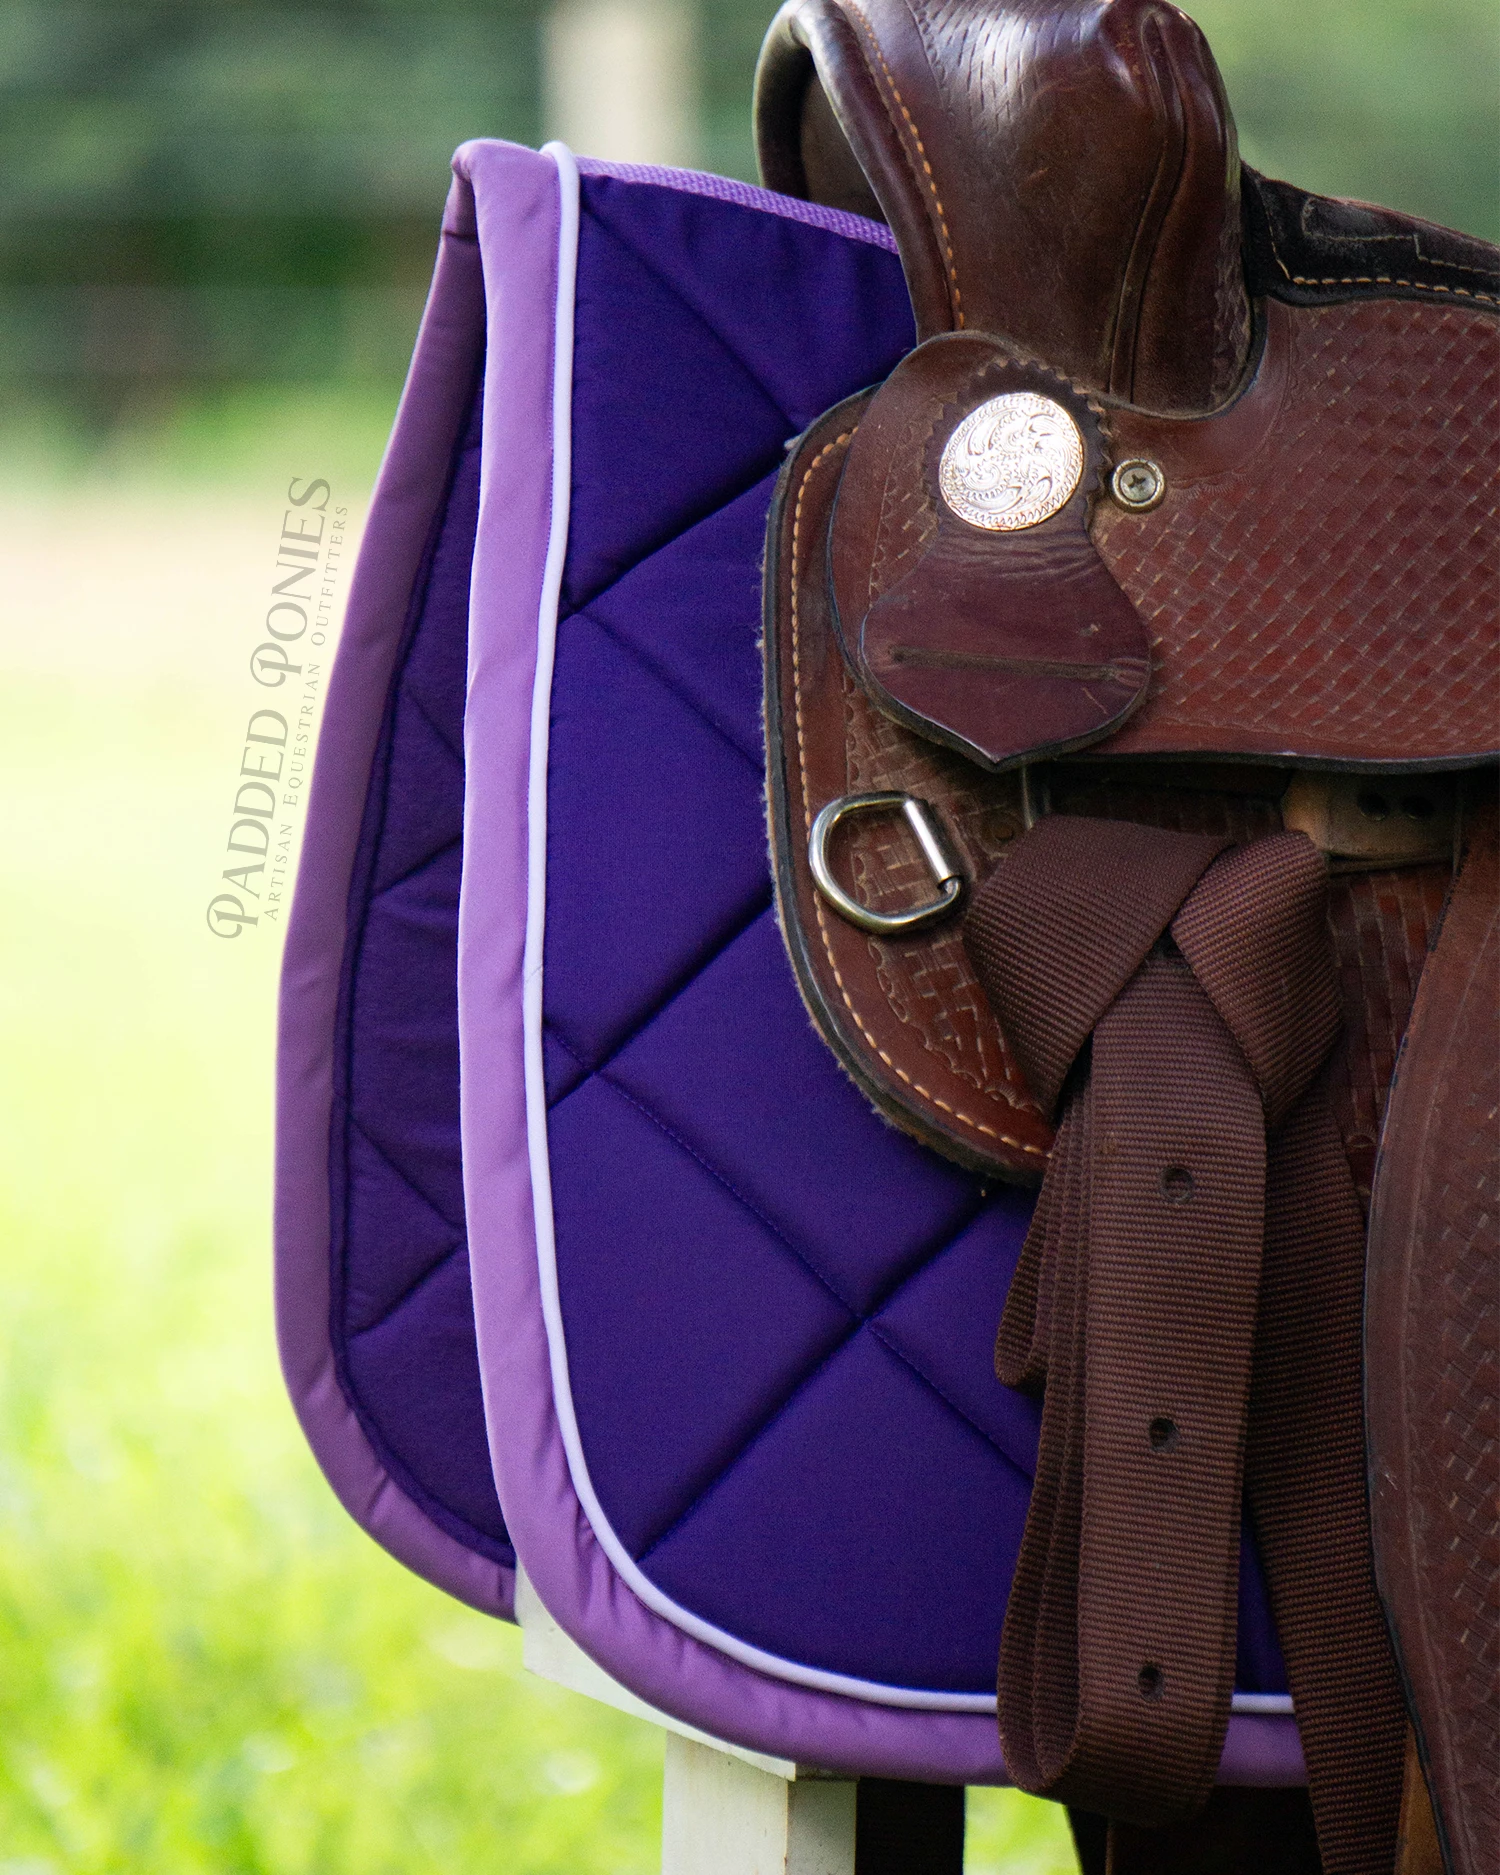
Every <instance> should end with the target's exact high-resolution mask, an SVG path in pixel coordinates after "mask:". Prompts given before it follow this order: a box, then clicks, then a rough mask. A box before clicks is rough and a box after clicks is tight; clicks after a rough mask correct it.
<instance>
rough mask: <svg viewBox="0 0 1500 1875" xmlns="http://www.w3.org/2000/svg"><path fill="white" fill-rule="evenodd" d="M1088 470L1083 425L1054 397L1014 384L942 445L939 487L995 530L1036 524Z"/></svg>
mask: <svg viewBox="0 0 1500 1875" xmlns="http://www.w3.org/2000/svg"><path fill="white" fill-rule="evenodd" d="M1082 474H1083V437H1082V435H1081V434H1080V432H1079V429H1078V425H1077V424H1076V423H1075V422H1074V421H1073V419H1072V418H1071V417H1070V416H1069V415H1068V413H1067V411H1066V410H1064V409H1063V407H1062V405H1061V404H1057V403H1054V402H1053V401H1052V399H1051V398H1050V397H1041V396H1039V395H1038V394H1037V393H1036V392H1035V391H1009V392H1007V393H1006V395H1005V396H1004V397H992V398H991V399H990V400H989V402H988V403H987V404H981V405H980V406H979V408H978V409H977V410H974V411H971V412H970V413H969V415H968V416H966V417H965V418H964V420H963V422H962V423H960V424H959V426H958V428H957V429H956V430H955V431H954V432H953V434H952V435H951V436H950V437H949V438H948V441H947V442H946V444H944V446H943V455H942V460H941V462H940V463H939V464H938V487H939V488H940V489H941V490H942V495H943V500H944V501H946V502H947V504H948V506H949V507H950V508H951V509H952V510H953V512H954V513H955V514H956V515H957V516H958V518H959V519H960V520H961V521H967V522H969V524H970V525H971V526H973V527H983V528H986V529H988V530H989V531H990V532H992V533H1007V534H1009V533H1014V532H1015V531H1016V530H1017V529H1019V528H1023V527H1035V526H1036V524H1037V523H1038V522H1039V521H1045V520H1046V519H1047V518H1048V516H1049V515H1054V514H1056V513H1057V511H1058V509H1059V508H1061V507H1063V506H1064V505H1065V503H1066V502H1067V500H1068V498H1069V497H1070V496H1071V495H1072V493H1073V490H1074V489H1075V488H1077V486H1078V480H1079V477H1080V476H1081V475H1082Z"/></svg>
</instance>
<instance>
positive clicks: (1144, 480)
mask: <svg viewBox="0 0 1500 1875" xmlns="http://www.w3.org/2000/svg"><path fill="white" fill-rule="evenodd" d="M1109 492H1110V493H1111V494H1112V495H1113V496H1114V498H1115V500H1116V501H1117V502H1119V504H1120V506H1121V507H1122V508H1128V509H1129V510H1130V512H1131V513H1132V514H1149V513H1150V511H1151V510H1152V509H1153V508H1155V507H1157V506H1158V505H1159V504H1160V502H1161V498H1162V496H1163V495H1165V494H1166V492H1167V478H1166V476H1165V475H1164V474H1163V473H1162V468H1161V464H1160V463H1159V462H1151V461H1148V460H1147V458H1146V457H1145V456H1132V457H1131V458H1130V459H1129V461H1127V462H1118V463H1116V464H1115V472H1114V474H1113V475H1112V476H1111V477H1110V478H1109Z"/></svg>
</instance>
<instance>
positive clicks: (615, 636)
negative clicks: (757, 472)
mask: <svg viewBox="0 0 1500 1875" xmlns="http://www.w3.org/2000/svg"><path fill="white" fill-rule="evenodd" d="M762 480H764V477H762ZM750 486H751V487H752V488H753V487H755V486H756V484H755V483H753V482H752V483H751V485H750ZM742 492H748V491H742ZM738 499H739V497H738V496H737V497H736V500H738ZM725 505H726V506H728V505H729V504H728V503H726V504H725ZM722 511H723V510H722V509H715V511H714V512H715V513H722ZM705 518H707V517H705ZM678 538H679V539H680V538H681V536H680V535H679V536H678ZM661 551H662V549H661V548H660V547H658V548H657V549H656V553H660V552H661ZM655 557H656V555H655V553H653V554H649V555H647V559H654V558H655ZM645 564H646V561H645V560H640V561H638V562H637V563H636V565H637V566H644V565H645ZM630 570H631V572H634V571H635V570H636V568H635V567H632V568H631V569H630ZM618 583H619V582H618V581H616V584H618ZM596 603H597V596H596V598H595V599H591V600H590V601H589V604H588V605H586V606H579V607H578V608H577V610H576V611H574V612H571V613H569V615H568V616H569V618H583V619H587V620H588V622H589V624H590V625H592V626H593V628H594V630H595V631H599V632H603V633H604V635H605V637H606V638H608V639H609V641H610V643H611V644H612V645H615V646H616V647H617V648H618V649H619V651H620V652H621V653H622V654H623V655H624V656H625V657H628V658H630V659H631V660H632V661H633V662H634V663H635V664H636V665H637V666H638V667H639V668H640V669H641V670H642V671H644V672H645V673H646V675H647V676H648V677H654V678H655V679H656V681H657V682H658V683H659V684H660V685H661V686H662V688H663V689H664V690H667V691H669V692H670V693H671V695H672V696H674V697H676V699H677V701H678V702H679V703H681V704H682V705H683V706H684V708H686V709H689V710H691V711H692V713H693V715H694V716H696V717H697V719H698V721H699V722H700V723H702V724H703V726H704V728H705V729H711V730H712V731H713V732H714V734H715V735H716V736H717V737H718V738H719V740H720V741H721V742H724V743H727V744H728V746H729V747H730V748H731V749H733V750H734V752H735V754H736V755H739V756H742V757H743V758H744V761H745V765H746V766H747V767H748V768H749V769H750V770H751V771H752V772H753V773H754V774H755V775H756V776H757V777H758V776H759V774H760V770H761V752H760V750H759V749H754V750H751V749H746V748H743V747H742V746H741V744H740V743H739V741H738V740H737V739H736V738H735V737H734V736H732V735H730V733H729V731H728V730H727V729H726V728H725V727H724V725H723V724H722V723H716V722H715V721H714V719H713V718H712V717H711V716H710V715H709V714H708V712H707V711H706V710H705V709H704V708H703V706H702V704H700V703H699V702H698V701H697V699H696V698H694V697H692V696H690V695H689V693H688V691H687V690H686V689H685V688H684V686H683V685H682V684H681V683H680V682H679V681H678V680H677V679H675V678H674V677H673V676H672V674H671V671H670V670H669V669H667V668H665V667H664V666H663V665H662V664H661V663H660V662H659V661H658V660H656V659H655V658H652V657H650V656H648V654H647V653H646V652H645V651H643V650H642V649H641V647H640V646H639V645H636V644H632V643H631V642H630V640H629V639H628V638H623V637H622V636H621V635H620V633H619V632H617V631H616V630H615V629H614V627H613V626H612V625H610V624H609V623H608V622H607V621H606V620H605V619H601V618H599V617H598V616H597V615H596V614H595V613H594V612H593V611H592V610H591V609H590V608H591V607H592V606H593V605H595V604H596Z"/></svg>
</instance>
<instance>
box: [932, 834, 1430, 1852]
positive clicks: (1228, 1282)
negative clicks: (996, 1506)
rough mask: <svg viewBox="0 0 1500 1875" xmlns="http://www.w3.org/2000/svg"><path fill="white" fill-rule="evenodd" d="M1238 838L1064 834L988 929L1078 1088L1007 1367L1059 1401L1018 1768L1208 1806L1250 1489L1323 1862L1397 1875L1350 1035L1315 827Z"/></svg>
mask: <svg viewBox="0 0 1500 1875" xmlns="http://www.w3.org/2000/svg"><path fill="white" fill-rule="evenodd" d="M1226 844H1227V843H1226V842H1224V841H1222V840H1217V839H1210V838H1206V837H1203V836H1199V835H1184V834H1174V833H1168V832H1164V831H1162V830H1160V829H1156V828H1149V827H1140V826H1134V825H1130V824H1126V823H1120V822H1105V821H1092V820H1085V819H1075V818H1055V819H1050V820H1045V821H1043V822H1042V823H1041V824H1040V825H1039V826H1038V827H1036V828H1035V829H1033V830H1032V832H1031V833H1029V834H1027V835H1026V836H1025V838H1024V839H1023V840H1022V841H1020V842H1018V843H1017V846H1016V848H1015V849H1014V850H1013V852H1012V853H1011V854H1010V855H1009V856H1008V857H1007V858H1006V860H1005V861H1003V862H1002V864H1001V865H1000V866H999V867H998V868H997V869H996V871H995V872H994V874H992V875H991V877H990V879H989V880H988V881H987V882H986V884H985V885H984V887H983V888H981V890H980V892H979V893H978V894H977V895H976V898H975V902H974V906H973V909H972V911H971V912H970V915H969V919H968V924H967V929H966V941H967V943H968V945H969V948H970V951H971V954H972V956H973V958H974V962H975V966H976V969H977V970H978V973H979V976H980V979H981V981H982V982H983V983H984V985H985V988H986V990H987V992H988V993H989V995H990V997H991V999H992V1001H993V1003H994V1006H995V1011H996V1014H997V1016H998V1017H999V1019H1000V1022H1001V1025H1002V1027H1003V1028H1004V1030H1005V1032H1006V1034H1007V1036H1008V1037H1009V1038H1010V1040H1011V1042H1012V1045H1013V1046H1014V1047H1015V1049H1016V1052H1017V1055H1018V1057H1019V1058H1020V1060H1021V1062H1022V1064H1023V1067H1024V1068H1025V1070H1026V1073H1027V1077H1028V1081H1029V1082H1030V1085H1031V1086H1032V1088H1033V1091H1034V1092H1035V1093H1036V1094H1037V1096H1038V1098H1039V1099H1041V1100H1042V1101H1043V1102H1044V1103H1046V1104H1047V1105H1048V1106H1049V1107H1052V1108H1056V1107H1057V1106H1058V1105H1059V1104H1060V1103H1064V1112H1063V1117H1062V1122H1061V1125H1060V1128H1059V1132H1058V1138H1057V1144H1056V1146H1055V1147H1054V1150H1053V1157H1052V1164H1051V1168H1050V1170H1049V1172H1048V1175H1047V1180H1046V1183H1045V1185H1044V1186H1043V1190H1042V1195H1041V1198H1040V1201H1039V1203H1038V1207H1037V1213H1036V1217H1035V1219H1034V1220H1033V1224H1032V1229H1031V1232H1030V1234H1029V1235H1028V1238H1027V1242H1026V1246H1025V1250H1024V1251H1023V1255H1022V1261H1021V1266H1020V1268H1019V1270H1018V1271H1017V1276H1016V1280H1015V1283H1014V1284H1013V1286H1012V1291H1011V1297H1010V1300H1009V1302H1008V1304H1007V1307H1006V1312H1005V1318H1004V1320H1003V1322H1002V1324H1001V1329H1000V1335H999V1340H998V1342H997V1347H996V1366H997V1371H998V1372H999V1374H1000V1377H1001V1378H1002V1379H1003V1380H1006V1381H1007V1382H1009V1383H1010V1384H1012V1385H1031V1386H1035V1385H1038V1384H1040V1383H1041V1382H1042V1381H1045V1386H1046V1391H1045V1401H1044V1406H1043V1418H1042V1435H1041V1450H1040V1454H1039V1459H1038V1471H1037V1479H1036V1485H1035V1489H1034V1493H1033V1498H1032V1506H1031V1511H1030V1514H1029V1516H1028V1520H1027V1527H1026V1534H1025V1538H1024V1540H1023V1543H1022V1549H1021V1555H1020V1559H1019V1563H1018V1566H1017V1571H1016V1576H1015V1581H1014V1584H1013V1587H1012V1591H1011V1599H1010V1604H1009V1607H1008V1610H1007V1614H1006V1622H1005V1630H1004V1634H1003V1636H1002V1641H1001V1654H1000V1679H999V1692H1000V1728H1001V1737H1002V1742H1003V1745H1004V1748H1005V1754H1006V1761H1007V1764H1008V1765H1009V1767H1010V1769H1011V1771H1012V1774H1013V1775H1014V1776H1015V1777H1016V1778H1017V1781H1018V1782H1020V1783H1021V1784H1022V1785H1024V1786H1025V1787H1027V1788H1029V1789H1032V1790H1036V1791H1039V1792H1043V1793H1045V1794H1046V1795H1049V1796H1053V1797H1058V1798H1062V1799H1064V1800H1066V1801H1067V1802H1069V1803H1071V1804H1074V1805H1076V1806H1077V1807H1079V1808H1083V1809H1089V1810H1093V1811H1098V1812H1102V1813H1105V1814H1108V1815H1112V1816H1115V1817H1119V1818H1121V1819H1124V1820H1127V1821H1131V1822H1135V1823H1139V1824H1145V1825H1148V1826H1149V1825H1152V1824H1156V1823H1161V1822H1165V1821H1167V1820H1169V1819H1171V1818H1174V1817H1178V1816H1182V1815H1185V1814H1188V1813H1190V1812H1191V1811H1192V1810H1193V1809H1195V1808H1196V1807H1197V1806H1198V1805H1200V1804H1201V1803H1202V1802H1203V1801H1204V1800H1205V1799H1206V1797H1207V1795H1208V1792H1209V1790H1210V1788H1211V1786H1212V1783H1213V1778H1214V1773H1215V1771H1216V1769H1217V1766H1218V1760H1219V1756H1220V1753H1221V1750H1222V1747H1223V1739H1224V1732H1225V1728H1226V1726H1227V1724H1228V1718H1229V1704H1230V1697H1231V1693H1232V1691H1233V1669H1234V1655H1235V1638H1236V1600H1237V1589H1238V1549H1239V1532H1240V1520H1241V1502H1242V1488H1243V1486H1244V1484H1245V1483H1247V1482H1248V1486H1249V1490H1250V1496H1251V1503H1252V1510H1253V1514H1254V1515H1255V1519H1256V1523H1257V1527H1258V1530H1259V1534H1260V1538H1261V1543H1262V1549H1263V1552H1264V1556H1265V1561H1266V1567H1267V1574H1268V1578H1269V1580H1270V1584H1271V1591H1272V1598H1273V1604H1274V1606H1275V1610H1276V1614H1277V1618H1278V1624H1279V1627H1280V1630H1281V1634H1282V1640H1283V1646H1284V1649H1285V1652H1286V1654H1287V1659H1288V1669H1289V1673H1290V1675H1291V1681H1292V1687H1293V1692H1294V1696H1295V1697H1296V1699H1297V1702H1298V1705H1299V1712H1300V1718H1301V1724H1302V1731H1303V1738H1304V1747H1305V1749H1306V1752H1307V1757H1308V1762H1309V1767H1310V1774H1311V1775H1312V1777H1313V1779H1314V1803H1315V1806H1316V1807H1317V1810H1318V1817H1319V1832H1320V1838H1321V1840H1322V1846H1323V1854H1324V1859H1325V1865H1326V1868H1327V1870H1328V1872H1329V1875H1355V1872H1356V1871H1358V1875H1366V1871H1368V1872H1369V1875H1375V1871H1376V1870H1379V1871H1381V1875H1385V1871H1387V1870H1388V1869H1389V1866H1390V1854H1391V1845H1392V1843H1393V1841H1394V1829H1395V1820H1396V1812H1395V1802H1396V1800H1397V1799H1398V1797H1399V1777H1400V1750H1401V1740H1402V1717H1401V1705H1400V1699H1399V1694H1398V1692H1397V1690H1396V1687H1395V1681H1394V1676H1393V1674H1392V1672H1391V1668H1390V1661H1389V1654H1388V1650H1384V1649H1383V1644H1382V1643H1383V1635H1382V1633H1381V1631H1380V1617H1379V1611H1378V1607H1377V1605H1376V1603H1375V1599H1374V1591H1373V1584H1372V1582H1371V1579H1370V1568H1369V1536H1368V1524H1367V1518H1366V1514H1365V1508H1364V1491H1363V1479H1362V1476H1361V1474H1360V1469H1359V1454H1360V1451H1361V1450H1362V1446H1361V1441H1360V1419H1359V1384H1358V1311H1359V1285H1360V1255H1361V1247H1362V1240H1361V1227H1360V1219H1359V1210H1358V1203H1357V1200H1356V1199H1355V1196H1354V1191H1353V1186H1352V1182H1351V1180H1350V1177H1349V1173H1348V1168H1347V1165H1346V1164H1345V1162H1344V1159H1343V1155H1342V1150H1341V1148H1340V1146H1339V1142H1338V1137H1337V1134H1336V1132H1335V1131H1334V1129H1333V1125H1332V1121H1331V1119H1330V1117H1329V1115H1328V1111H1327V1107H1326V1103H1325V1101H1324V1099H1323V1096H1322V1093H1321V1090H1320V1089H1319V1088H1318V1087H1317V1086H1316V1083H1315V1076H1316V1075H1317V1072H1318V1070H1319V1068H1320V1066H1321V1064H1322V1062H1323V1060H1324V1058H1325V1057H1326V1056H1327V1054H1328V1052H1329V1050H1330V1048H1331V1047H1332V1045H1333V1042H1334V1040H1335V1037H1336V1035H1337V1032H1338V1026H1339V1015H1338V1001H1337V989H1336V984H1335V980H1334V974H1333V961H1332V955H1331V950H1330V946H1329V942H1328V936H1327V931H1326V926H1325V920H1324V905H1323V901H1324V869H1323V862H1322V859H1321V857H1320V856H1319V854H1318V853H1317V851H1316V849H1315V848H1314V847H1313V846H1312V845H1311V843H1310V842H1309V841H1307V840H1306V839H1304V838H1303V837H1302V836H1301V835H1298V834H1277V835H1273V836H1271V837H1270V838H1267V839H1264V840H1260V841H1256V842H1255V843H1253V844H1252V845H1250V846H1248V847H1244V848H1241V849H1237V850H1234V851H1229V852H1226V851H1225V850H1224V848H1225V846H1226ZM1090 1036H1092V1042H1091V1045H1090V1046H1089V1048H1088V1052H1087V1054H1086V1055H1085V1054H1084V1053H1083V1051H1084V1048H1085V1044H1086V1043H1087V1042H1088V1040H1089V1037H1090ZM1070 1076H1071V1078H1070ZM1268 1128H1269V1129H1270V1143H1269V1150H1268V1131H1267V1129H1268ZM1263 1257H1264V1262H1265V1269H1264V1279H1263V1270H1262V1264H1263ZM1351 1311H1352V1314H1351ZM1351 1323H1352V1329H1351ZM1351 1333H1352V1342H1351ZM1351 1346H1352V1350H1353V1357H1354V1366H1353V1371H1352V1374H1351V1371H1350V1365H1349V1356H1350V1348H1351ZM1309 1362H1311V1363H1313V1364H1315V1365H1317V1366H1318V1367H1319V1368H1320V1372H1319V1373H1318V1374H1317V1375H1316V1376H1314V1377H1309V1376H1308V1375H1307V1373H1306V1369H1307V1366H1308V1364H1309ZM1322 1370H1326V1371H1322ZM1313 1410H1316V1413H1317V1415H1318V1418H1317V1423H1316V1424H1309V1423H1308V1422H1307V1420H1306V1418H1305V1417H1304V1415H1305V1414H1306V1413H1308V1412H1309V1411H1313ZM1247 1414H1248V1415H1249V1416H1250V1417H1251V1419H1252V1431H1251V1437H1250V1447H1249V1464H1248V1475H1247V1467H1246V1424H1247ZM1351 1457H1352V1460H1353V1462H1352V1464H1351V1462H1350V1461H1351ZM1314 1578H1316V1579H1314ZM1372 1624H1373V1625H1372ZM1330 1645H1332V1646H1333V1647H1334V1648H1335V1650H1338V1649H1339V1648H1341V1647H1345V1646H1347V1653H1348V1661H1349V1664H1348V1667H1347V1669H1345V1668H1342V1667H1340V1668H1335V1670H1334V1672H1333V1673H1332V1674H1331V1675H1330V1674H1329V1673H1327V1672H1324V1671H1322V1668H1323V1667H1324V1665H1325V1664H1326V1655H1327V1650H1328V1648H1329V1646H1330ZM1313 1656H1316V1658H1317V1660H1318V1663H1319V1671H1318V1672H1317V1673H1316V1674H1309V1672H1308V1664H1307V1663H1308V1660H1309V1658H1310V1657H1313ZM1387 1733H1390V1734H1391V1735H1392V1737H1393V1739H1394V1759H1393V1763H1392V1765H1391V1766H1387V1764H1386V1758H1387V1757H1388V1756H1390V1753H1389V1752H1388V1750H1387V1745H1388V1743H1389V1741H1388V1739H1387V1736H1386V1735H1387ZM1388 1773H1389V1774H1388ZM1351 1779H1352V1782H1353V1785H1354V1786H1356V1787H1353V1788H1351V1787H1350V1784H1351ZM1388 1787H1389V1788H1388ZM1387 1811H1388V1812H1389V1814H1388V1815H1387Z"/></svg>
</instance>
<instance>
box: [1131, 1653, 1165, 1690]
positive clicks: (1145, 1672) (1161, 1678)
mask: <svg viewBox="0 0 1500 1875" xmlns="http://www.w3.org/2000/svg"><path fill="white" fill-rule="evenodd" d="M1135 1683H1136V1685H1137V1686H1138V1687H1139V1688H1140V1689H1141V1698H1142V1699H1160V1698H1161V1697H1162V1695H1163V1694H1164V1693H1165V1692H1166V1690H1167V1676H1166V1674H1165V1673H1163V1672H1162V1670H1161V1668H1160V1667H1158V1666H1157V1665H1156V1664H1155V1663H1154V1662H1153V1661H1149V1660H1148V1661H1147V1662H1146V1664H1145V1666H1143V1667H1142V1668H1141V1670H1140V1672H1139V1673H1138V1674H1137V1675H1136V1676H1135Z"/></svg>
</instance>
